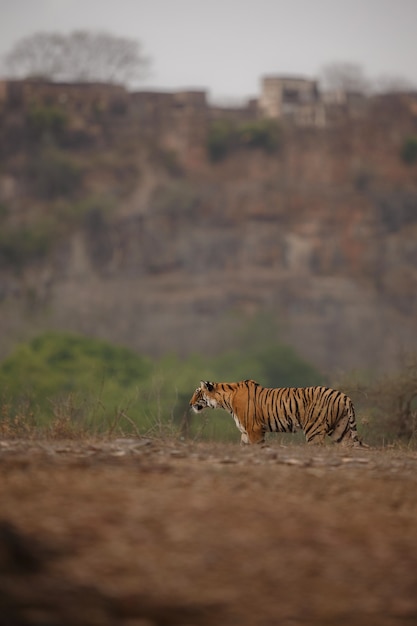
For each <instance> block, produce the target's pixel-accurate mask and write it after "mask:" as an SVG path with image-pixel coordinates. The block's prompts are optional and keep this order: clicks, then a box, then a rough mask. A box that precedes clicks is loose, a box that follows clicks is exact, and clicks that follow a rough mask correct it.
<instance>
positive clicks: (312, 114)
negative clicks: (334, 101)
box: [258, 76, 326, 127]
mask: <svg viewBox="0 0 417 626" xmlns="http://www.w3.org/2000/svg"><path fill="white" fill-rule="evenodd" d="M258 108H259V113H260V115H262V116H264V117H269V118H276V119H281V118H287V119H288V118H290V119H292V120H293V121H294V123H295V124H297V125H299V126H319V127H320V126H324V125H325V123H326V119H325V108H324V105H323V102H322V100H321V97H320V92H319V89H318V85H317V81H316V80H311V79H307V78H298V77H290V76H264V77H263V79H262V83H261V94H260V97H259V100H258Z"/></svg>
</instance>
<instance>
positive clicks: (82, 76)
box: [3, 31, 149, 84]
mask: <svg viewBox="0 0 417 626" xmlns="http://www.w3.org/2000/svg"><path fill="white" fill-rule="evenodd" d="M3 65H4V68H5V70H6V73H7V74H8V76H9V77H14V78H28V77H34V76H36V77H43V78H45V79H48V80H52V81H62V82H111V83H117V84H126V83H129V82H131V81H137V80H140V79H141V78H143V77H144V75H145V74H146V70H147V68H148V66H149V59H148V58H147V57H145V56H144V54H143V52H142V47H141V45H140V43H139V42H138V41H136V40H133V39H126V38H124V37H115V36H114V35H110V34H109V33H103V32H98V33H94V32H90V31H74V32H73V33H71V34H69V35H61V34H59V33H37V34H35V35H32V36H30V37H26V38H24V39H21V40H20V41H19V42H17V44H16V45H15V46H14V47H13V48H12V50H11V51H10V52H9V53H8V54H7V55H6V56H5V58H4V61H3Z"/></svg>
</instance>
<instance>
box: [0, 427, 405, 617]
mask: <svg viewBox="0 0 417 626" xmlns="http://www.w3.org/2000/svg"><path fill="white" fill-rule="evenodd" d="M0 472H1V481H0V502H1V515H0V517H1V522H0V624H1V625H2V626H3V625H6V624H7V625H8V626H10V625H15V624H16V625H21V626H29V625H30V626H34V625H36V626H38V625H39V626H41V625H42V626H56V625H61V624H64V625H66V624H68V626H69V625H71V626H72V625H74V624H82V625H83V626H84V625H85V626H89V625H90V624H91V625H92V626H93V625H100V626H101V625H106V626H107V625H109V626H110V625H117V626H119V625H123V626H124V625H126V626H133V625H135V626H136V625H137V626H150V625H170V624H178V625H191V626H192V625H198V624H216V626H217V625H218V624H225V625H226V624H227V625H228V624H233V625H234V624H236V625H238V624H239V625H242V626H253V625H261V626H269V625H271V626H272V625H276V624H280V625H287V624H288V625H298V624H302V625H304V624H314V625H317V626H318V625H320V626H323V625H332V626H333V625H334V624H338V625H347V624H355V625H356V626H358V625H359V626H360V625H362V624H366V625H367V626H372V625H375V626H376V625H378V626H394V625H395V626H397V624H410V625H411V624H415V623H416V621H417V596H416V589H417V489H416V487H417V453H416V452H415V451H412V450H401V449H397V450H396V449H385V450H369V451H368V450H366V451H363V450H352V451H349V450H348V451H347V450H345V449H341V448H337V447H324V448H313V447H307V446H304V445H301V446H295V445H294V446H288V447H282V446H280V445H278V444H277V442H271V446H270V447H269V448H253V447H250V448H245V449H241V448H240V447H239V446H238V445H232V444H230V445H226V444H224V445H220V444H219V445H210V444H201V443H193V444H184V443H178V441H174V440H172V441H169V440H158V439H140V438H135V439H121V440H120V439H113V440H109V439H107V440H98V439H95V440H94V439H90V440H81V439H79V440H76V439H71V440H65V441H58V440H49V441H48V440H42V441H33V440H32V441H25V440H19V439H13V440H3V442H1V441H0Z"/></svg>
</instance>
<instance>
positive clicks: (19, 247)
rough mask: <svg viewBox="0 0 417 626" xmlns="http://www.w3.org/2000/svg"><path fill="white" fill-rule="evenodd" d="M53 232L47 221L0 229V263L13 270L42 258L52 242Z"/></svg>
mask: <svg viewBox="0 0 417 626" xmlns="http://www.w3.org/2000/svg"><path fill="white" fill-rule="evenodd" d="M53 239H54V234H53V230H52V229H51V228H50V225H49V222H46V221H44V222H42V223H38V224H36V225H34V226H24V227H21V228H16V227H9V228H7V227H6V228H2V229H1V231H0V264H1V265H4V266H6V267H9V268H13V269H15V270H20V269H22V267H24V266H25V265H27V264H28V263H31V262H33V261H36V260H40V259H42V258H44V257H45V256H46V255H47V254H48V252H49V251H50V249H51V247H52V244H53Z"/></svg>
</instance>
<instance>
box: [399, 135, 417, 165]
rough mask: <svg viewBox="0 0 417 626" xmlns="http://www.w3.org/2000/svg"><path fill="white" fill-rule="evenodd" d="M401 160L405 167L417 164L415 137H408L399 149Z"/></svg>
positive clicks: (416, 141) (416, 138)
mask: <svg viewBox="0 0 417 626" xmlns="http://www.w3.org/2000/svg"><path fill="white" fill-rule="evenodd" d="M401 158H402V160H403V161H404V163H406V164H407V165H413V164H414V163H416V162H417V137H408V138H407V139H406V140H405V141H404V143H403V146H402V149H401Z"/></svg>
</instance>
